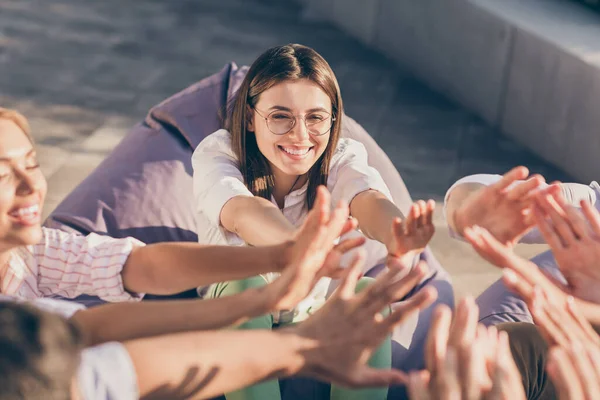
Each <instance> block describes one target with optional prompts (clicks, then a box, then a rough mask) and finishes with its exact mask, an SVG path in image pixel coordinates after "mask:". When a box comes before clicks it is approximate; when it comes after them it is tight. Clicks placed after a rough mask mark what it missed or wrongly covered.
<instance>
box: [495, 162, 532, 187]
mask: <svg viewBox="0 0 600 400" xmlns="http://www.w3.org/2000/svg"><path fill="white" fill-rule="evenodd" d="M528 175H529V170H528V169H527V168H525V167H522V166H519V167H515V168H513V169H511V170H510V171H508V172H507V173H505V174H504V175H503V176H502V179H500V180H499V181H498V182H496V183H494V184H492V185H490V186H489V188H490V189H493V190H495V191H502V190H504V189H506V188H507V187H509V186H510V185H511V184H512V183H513V182H515V181H517V180H522V179H525V178H527V176H528Z"/></svg>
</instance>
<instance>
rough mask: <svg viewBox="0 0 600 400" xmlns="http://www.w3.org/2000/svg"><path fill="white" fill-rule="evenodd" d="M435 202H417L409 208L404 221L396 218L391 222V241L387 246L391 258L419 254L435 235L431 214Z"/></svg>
mask: <svg viewBox="0 0 600 400" xmlns="http://www.w3.org/2000/svg"><path fill="white" fill-rule="evenodd" d="M434 210H435V201H433V200H428V201H427V202H425V201H423V200H419V201H417V202H415V203H413V205H412V206H411V208H410V211H409V212H408V216H407V217H406V219H405V220H404V221H402V220H400V218H396V219H395V220H394V221H393V222H392V239H391V241H390V243H389V244H388V246H387V248H388V253H389V255H390V256H393V257H403V256H405V255H407V254H409V253H410V254H415V253H421V252H422V251H423V250H424V249H425V247H426V246H427V244H428V243H429V241H430V240H431V238H432V237H433V234H434V233H435V226H434V225H433V212H434Z"/></svg>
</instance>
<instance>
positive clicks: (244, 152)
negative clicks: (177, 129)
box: [227, 44, 343, 209]
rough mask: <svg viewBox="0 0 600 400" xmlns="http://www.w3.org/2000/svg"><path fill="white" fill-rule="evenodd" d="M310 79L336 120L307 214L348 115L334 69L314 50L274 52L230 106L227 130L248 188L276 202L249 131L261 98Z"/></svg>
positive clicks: (313, 177)
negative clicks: (328, 102) (287, 84)
mask: <svg viewBox="0 0 600 400" xmlns="http://www.w3.org/2000/svg"><path fill="white" fill-rule="evenodd" d="M301 79H308V80H310V81H312V82H314V83H315V84H317V85H319V87H320V88H321V89H322V90H323V91H324V92H325V93H326V94H327V95H328V96H329V98H330V99H331V110H332V117H334V118H335V120H334V121H333V126H332V127H331V132H330V137H329V142H328V143H327V147H326V148H325V151H324V152H323V154H322V155H321V157H320V158H319V159H318V160H317V162H316V163H315V164H314V165H313V166H312V167H311V168H310V170H309V171H308V190H307V195H306V205H307V208H308V209H310V208H312V206H313V204H314V201H315V198H316V195H317V187H318V186H319V185H326V184H327V178H328V176H329V165H330V162H331V157H332V156H333V154H334V152H335V148H336V146H337V143H338V139H339V136H340V130H341V116H342V112H343V106H342V97H341V95H340V88H339V85H338V82H337V79H336V78H335V74H334V73H333V71H332V70H331V67H330V66H329V64H328V63H327V61H325V59H324V58H323V57H321V55H319V54H318V53H317V52H316V51H314V50H313V49H311V48H310V47H306V46H302V45H299V44H287V45H285V46H277V47H272V48H270V49H268V50H267V51H265V52H264V53H263V54H261V55H260V56H259V57H258V58H257V59H256V61H254V63H253V64H252V66H251V67H250V69H249V70H248V73H247V74H246V77H245V78H244V80H243V82H242V84H241V86H240V89H239V90H238V92H237V93H236V95H235V96H234V98H233V99H232V102H231V103H230V105H229V110H228V111H229V112H228V116H229V118H228V120H227V129H228V130H229V132H231V137H232V146H233V151H234V152H235V154H236V156H237V157H238V160H239V162H240V169H241V172H242V175H243V176H244V182H245V184H246V186H247V187H248V189H249V190H250V191H251V192H252V194H254V195H255V196H259V197H263V198H265V199H267V200H271V195H272V193H273V188H274V186H275V180H274V177H273V173H272V171H271V167H270V166H269V163H268V162H267V159H266V158H265V156H264V155H263V154H262V153H261V152H260V150H259V149H258V145H257V143H256V136H255V135H254V132H250V131H248V122H249V119H250V117H251V115H252V114H251V112H250V110H251V109H254V107H255V106H256V103H258V100H259V97H260V95H261V93H263V92H264V91H265V90H268V89H270V88H271V87H273V86H275V85H277V84H279V83H281V82H285V81H296V80H301Z"/></svg>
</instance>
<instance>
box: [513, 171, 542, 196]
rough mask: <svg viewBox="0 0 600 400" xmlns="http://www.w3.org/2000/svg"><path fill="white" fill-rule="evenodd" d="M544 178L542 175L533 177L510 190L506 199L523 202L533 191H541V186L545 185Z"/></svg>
mask: <svg viewBox="0 0 600 400" xmlns="http://www.w3.org/2000/svg"><path fill="white" fill-rule="evenodd" d="M544 182H545V181H544V178H543V177H542V176H540V175H533V176H532V177H530V178H529V179H527V180H526V181H525V182H523V183H519V184H518V185H515V186H514V187H513V188H511V189H510V190H508V192H507V193H506V198H507V199H509V200H521V199H523V198H524V197H526V196H527V195H528V194H530V193H531V192H532V191H536V190H538V189H539V187H540V185H542V184H543V183H544Z"/></svg>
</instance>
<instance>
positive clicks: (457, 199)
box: [444, 182, 487, 235]
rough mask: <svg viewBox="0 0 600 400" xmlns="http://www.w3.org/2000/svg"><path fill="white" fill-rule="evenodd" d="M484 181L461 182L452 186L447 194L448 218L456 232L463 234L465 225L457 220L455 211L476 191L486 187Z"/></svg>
mask: <svg viewBox="0 0 600 400" xmlns="http://www.w3.org/2000/svg"><path fill="white" fill-rule="evenodd" d="M486 186H487V185H484V184H482V183H475V182H468V183H461V184H458V185H456V186H455V187H454V188H452V190H451V191H449V192H448V194H447V195H446V203H445V204H444V207H445V210H446V219H447V223H448V227H449V228H450V229H452V230H453V231H454V232H456V233H458V234H461V235H462V230H463V229H464V227H462V226H460V224H458V223H457V222H456V218H455V212H456V210H458V209H459V208H460V207H461V206H462V204H463V203H464V202H465V200H466V199H467V198H468V197H469V196H470V195H471V194H473V193H475V192H476V191H478V190H480V189H482V188H484V187H486Z"/></svg>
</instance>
